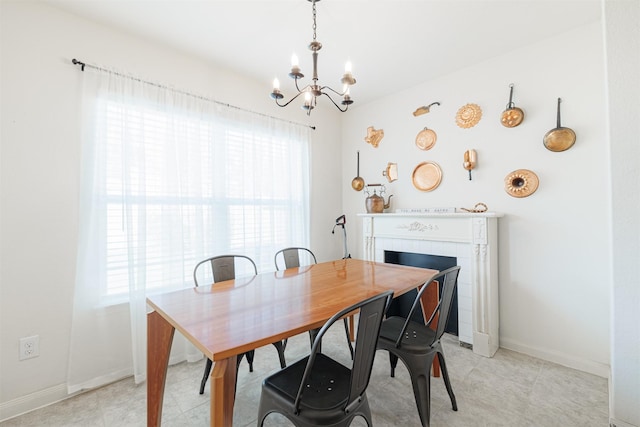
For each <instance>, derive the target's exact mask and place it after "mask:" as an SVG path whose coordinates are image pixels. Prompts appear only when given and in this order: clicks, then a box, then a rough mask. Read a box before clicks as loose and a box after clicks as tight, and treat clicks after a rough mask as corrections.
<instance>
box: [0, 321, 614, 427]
mask: <svg viewBox="0 0 640 427" xmlns="http://www.w3.org/2000/svg"><path fill="white" fill-rule="evenodd" d="M329 334H330V335H329V336H328V337H327V339H326V340H325V342H324V343H323V344H324V345H323V350H324V351H325V352H326V353H328V354H330V355H331V356H333V357H336V358H342V359H343V360H345V363H346V361H348V360H349V356H348V350H347V346H346V338H345V337H344V329H343V328H342V325H341V324H336V325H334V327H333V328H332V330H331V331H330V333H329ZM444 348H445V357H446V361H447V367H448V368H449V375H450V377H451V382H452V386H453V390H454V392H455V395H456V398H457V401H458V411H457V412H454V411H453V410H452V409H451V403H450V401H449V398H448V395H447V392H446V389H445V387H444V382H443V381H442V379H441V378H432V381H431V390H432V395H431V405H432V409H431V426H432V427H441V426H447V427H458V426H460V427H464V426H473V427H477V426H509V427H516V426H530V427H552V426H558V427H574V426H575V427H588V426H594V427H596V426H598V427H606V426H608V393H607V380H606V379H604V378H600V377H597V376H594V375H590V374H586V373H584V372H580V371H576V370H573V369H569V368H565V367H562V366H559V365H556V364H553V363H549V362H545V361H542V360H539V359H536V358H533V357H529V356H525V355H523V354H520V353H516V352H513V351H509V350H504V349H500V350H499V351H498V352H497V353H496V355H495V356H494V357H493V358H484V357H482V356H478V355H476V354H474V353H473V352H472V351H471V350H469V349H467V348H464V347H460V346H459V345H458V344H457V338H456V337H452V336H445V340H444ZM308 351H309V340H308V336H307V335H306V334H303V335H299V336H297V337H293V338H292V339H290V340H289V344H288V346H287V351H286V356H287V360H288V361H293V360H296V359H297V358H299V357H302V356H303V355H305V354H306V353H305V352H308ZM278 367H279V364H278V358H277V353H276V351H275V348H273V346H266V347H263V348H260V349H258V350H257V351H256V358H255V362H254V372H253V373H249V369H248V365H247V364H246V362H245V361H243V362H242V364H241V365H240V371H239V375H238V391H237V397H236V404H235V411H234V422H233V425H234V426H239V427H244V426H255V425H256V418H257V411H258V410H257V407H258V402H259V400H260V384H261V380H262V378H263V377H264V376H266V375H268V374H269V373H270V372H273V371H274V370H275V369H277V368H278ZM203 371H204V361H200V362H197V363H180V364H178V365H175V366H172V367H170V369H169V373H168V377H167V385H166V389H165V397H164V408H163V419H162V425H163V426H169V427H176V426H208V425H209V389H208V387H207V391H206V392H205V394H204V395H202V396H201V395H199V394H198V389H199V384H200V379H201V377H202V374H203ZM367 395H368V397H369V403H370V406H371V411H372V416H373V423H374V425H376V426H380V427H383V426H389V427H391V426H393V427H397V426H420V419H419V418H418V412H417V410H416V407H415V402H414V400H413V391H412V388H411V381H410V378H409V375H408V373H407V371H406V369H405V368H404V365H402V363H399V364H398V368H397V369H396V377H395V378H390V377H389V366H388V357H387V354H386V353H384V352H382V351H379V352H378V353H377V355H376V359H375V363H374V369H373V374H372V377H371V382H370V384H369V388H368V389H367ZM145 405H146V388H145V385H144V384H141V385H135V384H134V383H133V380H132V379H131V378H127V379H124V380H121V381H119V382H116V383H114V384H111V385H108V386H105V387H102V388H100V389H97V390H94V391H91V392H87V393H84V394H81V395H79V396H76V397H73V398H71V399H67V400H65V401H63V402H60V403H57V404H55V405H51V406H48V407H46V408H43V409H40V410H37V411H33V412H30V413H28V414H25V415H22V416H20V417H17V418H13V419H11V420H7V421H5V422H3V423H1V425H2V427H14V426H38V427H39V426H60V427H62V426H64V427H70V426H82V427H86V426H97V427H115V426H144V425H146V418H145V417H146V406H145ZM288 425H291V424H290V423H289V422H288V420H286V419H285V418H283V417H281V416H278V415H276V414H272V415H270V416H269V417H268V418H267V420H266V422H265V426H288ZM352 425H353V426H354V427H355V426H358V427H360V426H366V422H364V420H362V419H356V420H355V421H354V423H353V424H352Z"/></svg>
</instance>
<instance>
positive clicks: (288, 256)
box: [273, 247, 318, 271]
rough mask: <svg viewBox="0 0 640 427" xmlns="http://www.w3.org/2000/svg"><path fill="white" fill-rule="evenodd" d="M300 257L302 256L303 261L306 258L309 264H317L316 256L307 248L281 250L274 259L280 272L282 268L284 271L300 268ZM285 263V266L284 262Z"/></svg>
mask: <svg viewBox="0 0 640 427" xmlns="http://www.w3.org/2000/svg"><path fill="white" fill-rule="evenodd" d="M300 255H302V257H303V259H304V258H305V257H306V258H307V259H306V260H307V261H309V262H308V263H307V264H311V260H313V264H317V263H318V261H317V260H316V256H315V255H314V254H313V252H311V251H310V250H309V249H307V248H299V247H290V248H285V249H280V250H279V251H278V252H276V254H275V256H274V257H273V262H274V263H275V265H276V270H278V271H280V267H284V270H286V269H287V268H293V267H300V265H301V264H300ZM281 260H282V261H284V265H282V264H283V262H282V261H281Z"/></svg>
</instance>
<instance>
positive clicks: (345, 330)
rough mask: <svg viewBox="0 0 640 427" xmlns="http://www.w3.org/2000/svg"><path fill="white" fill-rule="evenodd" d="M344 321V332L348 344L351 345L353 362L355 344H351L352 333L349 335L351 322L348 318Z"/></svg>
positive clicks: (350, 350)
mask: <svg viewBox="0 0 640 427" xmlns="http://www.w3.org/2000/svg"><path fill="white" fill-rule="evenodd" d="M343 320H344V332H345V333H346V334H347V344H349V352H350V353H351V360H353V344H351V333H349V321H348V319H347V318H346V317H345V318H344V319H343Z"/></svg>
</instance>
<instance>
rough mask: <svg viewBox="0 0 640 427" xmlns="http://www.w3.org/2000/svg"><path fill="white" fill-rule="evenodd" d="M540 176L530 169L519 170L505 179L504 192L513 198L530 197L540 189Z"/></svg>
mask: <svg viewBox="0 0 640 427" xmlns="http://www.w3.org/2000/svg"><path fill="white" fill-rule="evenodd" d="M538 183H539V180H538V175H536V174H535V173H534V172H532V171H530V170H528V169H518V170H515V171H513V172H511V173H510V174H509V175H507V176H506V177H505V179H504V190H505V191H506V192H507V194H509V195H510V196H513V197H529V196H530V195H532V194H533V193H535V192H536V190H537V189H538Z"/></svg>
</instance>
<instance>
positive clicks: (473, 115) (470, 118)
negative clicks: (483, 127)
mask: <svg viewBox="0 0 640 427" xmlns="http://www.w3.org/2000/svg"><path fill="white" fill-rule="evenodd" d="M481 117H482V109H481V108H480V106H479V105H478V104H467V105H463V106H462V107H460V109H459V110H458V112H457V113H456V124H457V125H458V126H460V127H461V128H465V129H466V128H470V127H474V126H475V125H477V124H478V122H479V121H480V118H481Z"/></svg>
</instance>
